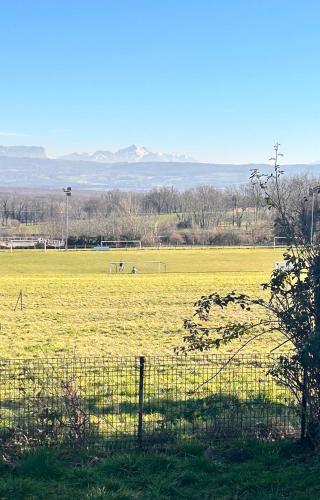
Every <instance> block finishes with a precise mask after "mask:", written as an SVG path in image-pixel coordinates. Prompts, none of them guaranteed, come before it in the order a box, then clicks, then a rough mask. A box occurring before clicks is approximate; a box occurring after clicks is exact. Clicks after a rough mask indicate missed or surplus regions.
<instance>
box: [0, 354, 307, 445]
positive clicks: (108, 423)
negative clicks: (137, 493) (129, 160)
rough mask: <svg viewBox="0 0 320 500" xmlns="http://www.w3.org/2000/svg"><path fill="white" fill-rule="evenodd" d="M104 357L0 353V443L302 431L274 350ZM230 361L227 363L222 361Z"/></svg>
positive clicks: (146, 441) (145, 441)
mask: <svg viewBox="0 0 320 500" xmlns="http://www.w3.org/2000/svg"><path fill="white" fill-rule="evenodd" d="M228 359H229V358H228V357H227V356H221V355H210V356H197V357H101V358H70V359H60V358H53V359H29V360H27V359H26V360H22V359H19V360H1V361H0V444H2V445H3V446H6V445H10V443H15V444H16V443H21V442H23V443H28V446H30V445H33V444H34V445H39V444H42V443H43V444H46V445H52V444H57V443H63V442H69V443H71V444H83V445H88V446H92V445H94V446H103V447H110V448H111V447H125V448H132V447H136V446H147V445H157V444H169V443H172V442H174V441H175V440H181V439H189V438H197V439H205V440H206V441H207V442H209V441H213V440H221V439H235V438H239V437H246V436H257V437H261V438H277V437H283V436H293V435H296V434H297V433H298V431H299V406H298V404H297V403H296V401H295V400H294V398H293V396H292V395H291V394H290V392H289V391H288V389H287V388H285V387H281V386H279V385H277V384H276V383H275V381H274V380H273V379H272V377H271V375H269V374H268V370H269V368H270V366H271V365H272V364H273V363H274V361H275V359H276V358H273V357H272V356H261V355H249V356H238V357H236V358H235V359H233V360H231V361H230V362H229V363H227V361H228ZM226 363H227V364H226Z"/></svg>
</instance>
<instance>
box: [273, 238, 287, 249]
mask: <svg viewBox="0 0 320 500" xmlns="http://www.w3.org/2000/svg"><path fill="white" fill-rule="evenodd" d="M287 243H288V238H287V237H286V236H275V237H274V238H273V248H276V247H284V246H286V245H287Z"/></svg>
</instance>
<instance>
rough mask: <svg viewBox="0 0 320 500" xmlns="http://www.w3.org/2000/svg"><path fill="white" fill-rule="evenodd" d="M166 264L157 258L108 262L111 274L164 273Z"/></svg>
mask: <svg viewBox="0 0 320 500" xmlns="http://www.w3.org/2000/svg"><path fill="white" fill-rule="evenodd" d="M166 270H167V266H166V264H165V262H161V261H159V260H140V261H137V260H136V261H127V260H120V261H118V262H109V273H112V274H116V273H118V274H155V273H165V272H166Z"/></svg>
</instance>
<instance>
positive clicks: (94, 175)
mask: <svg viewBox="0 0 320 500" xmlns="http://www.w3.org/2000/svg"><path fill="white" fill-rule="evenodd" d="M100 154H101V155H100ZM108 154H110V155H112V157H110V158H112V160H109V161H106V159H105V158H107V156H108ZM75 155H76V154H73V155H68V156H67V157H66V156H65V157H62V158H48V157H47V156H46V152H45V150H44V148H41V147H27V146H12V147H4V146H0V188H9V189H14V188H19V187H21V188H31V189H32V188H42V189H61V188H62V187H65V186H72V187H73V188H75V189H83V190H84V189H86V190H107V189H120V190H135V191H143V190H147V189H151V188H153V187H159V186H174V187H175V188H177V189H187V188H191V187H195V186H199V185H203V184H209V185H212V186H215V187H217V188H223V187H226V186H231V185H239V184H243V183H245V182H248V179H249V177H250V173H251V170H252V169H255V168H257V169H259V170H260V171H262V172H270V171H271V168H272V167H271V166H270V165H265V164H245V165H232V164H213V163H197V162H195V161H185V160H183V158H185V157H181V156H180V157H179V159H175V161H173V160H169V159H167V160H165V158H169V157H170V158H171V155H169V156H167V155H164V154H161V153H150V152H149V151H148V150H147V149H146V148H144V147H143V146H130V147H129V148H125V149H121V150H119V151H117V152H116V153H109V152H105V151H102V152H99V151H97V152H96V153H94V154H93V155H87V156H86V154H85V153H84V154H81V155H76V156H75ZM149 155H150V159H147V158H148V157H149ZM152 155H153V156H152ZM159 155H160V156H159ZM115 156H116V157H117V161H116V160H115ZM120 158H124V159H123V160H120ZM159 158H160V159H159ZM283 170H284V171H285V173H286V175H297V174H311V175H313V176H315V177H320V162H319V163H317V164H315V163H313V164H299V165H284V166H283Z"/></svg>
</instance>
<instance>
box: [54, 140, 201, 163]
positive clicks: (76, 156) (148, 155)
mask: <svg viewBox="0 0 320 500" xmlns="http://www.w3.org/2000/svg"><path fill="white" fill-rule="evenodd" d="M60 159H61V160H73V161H74V160H77V161H79V160H80V161H96V162H99V163H137V162H150V161H155V162H168V161H173V162H191V161H192V162H194V161H195V160H193V159H192V158H190V157H188V156H185V155H175V154H168V153H153V152H152V151H149V150H148V149H147V148H146V147H145V146H137V145H136V144H132V146H129V147H128V148H123V149H119V150H118V151H116V152H115V153H112V152H111V151H96V152H95V153H93V154H89V153H72V154H69V155H65V156H60Z"/></svg>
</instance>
